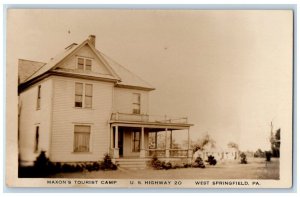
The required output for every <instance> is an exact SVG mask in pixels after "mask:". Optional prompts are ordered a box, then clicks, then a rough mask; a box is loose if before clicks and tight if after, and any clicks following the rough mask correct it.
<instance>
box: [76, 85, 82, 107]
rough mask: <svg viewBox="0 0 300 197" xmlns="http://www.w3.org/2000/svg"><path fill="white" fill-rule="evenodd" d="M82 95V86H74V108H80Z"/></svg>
mask: <svg viewBox="0 0 300 197" xmlns="http://www.w3.org/2000/svg"><path fill="white" fill-rule="evenodd" d="M82 93H83V84H82V83H76V84H75V107H82V100H83V99H82Z"/></svg>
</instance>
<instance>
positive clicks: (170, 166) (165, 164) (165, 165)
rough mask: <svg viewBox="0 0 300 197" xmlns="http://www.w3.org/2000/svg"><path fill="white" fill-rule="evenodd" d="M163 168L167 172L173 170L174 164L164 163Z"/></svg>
mask: <svg viewBox="0 0 300 197" xmlns="http://www.w3.org/2000/svg"><path fill="white" fill-rule="evenodd" d="M162 167H163V169H165V170H169V169H171V168H172V164H171V163H170V162H167V163H165V162H163V166H162Z"/></svg>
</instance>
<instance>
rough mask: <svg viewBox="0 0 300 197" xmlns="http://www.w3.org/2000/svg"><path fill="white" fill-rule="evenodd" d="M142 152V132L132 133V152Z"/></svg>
mask: <svg viewBox="0 0 300 197" xmlns="http://www.w3.org/2000/svg"><path fill="white" fill-rule="evenodd" d="M139 151H140V131H133V132H132V152H139Z"/></svg>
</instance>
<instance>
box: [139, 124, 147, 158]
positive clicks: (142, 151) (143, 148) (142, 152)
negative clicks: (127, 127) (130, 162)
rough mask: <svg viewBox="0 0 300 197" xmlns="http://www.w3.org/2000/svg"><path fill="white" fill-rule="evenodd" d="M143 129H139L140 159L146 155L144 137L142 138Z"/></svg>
mask: <svg viewBox="0 0 300 197" xmlns="http://www.w3.org/2000/svg"><path fill="white" fill-rule="evenodd" d="M144 136H145V135H144V127H141V145H140V146H141V147H140V157H141V158H144V157H145V155H146V152H145V137H144Z"/></svg>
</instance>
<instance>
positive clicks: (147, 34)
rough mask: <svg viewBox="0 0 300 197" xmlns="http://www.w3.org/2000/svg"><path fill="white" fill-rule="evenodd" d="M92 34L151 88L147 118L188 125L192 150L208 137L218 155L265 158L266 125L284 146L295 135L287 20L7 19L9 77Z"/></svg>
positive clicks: (94, 15)
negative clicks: (228, 150)
mask: <svg viewBox="0 0 300 197" xmlns="http://www.w3.org/2000/svg"><path fill="white" fill-rule="evenodd" d="M90 34H94V35H96V48H98V49H99V50H100V51H101V52H103V53H104V54H106V55H107V56H109V57H111V58H112V59H114V60H115V61H117V62H119V63H120V64H122V65H123V66H125V67H126V68H128V69H129V70H131V71H132V72H134V73H136V74H137V75H139V76H140V77H142V78H143V79H144V80H146V81H147V82H149V83H150V84H151V85H152V86H154V87H155V88H156V90H155V91H153V92H151V94H150V114H153V115H165V114H166V115H171V116H187V117H188V120H189V122H190V123H192V124H194V126H192V127H191V129H190V133H191V138H192V139H193V140H196V139H198V138H201V137H203V136H204V135H206V134H209V135H210V136H211V137H212V138H213V139H214V140H215V141H216V142H217V144H218V146H220V147H226V145H227V144H228V143H229V142H235V143H237V144H238V145H239V147H240V149H241V150H257V149H258V148H261V149H262V150H269V149H270V143H269V136H270V123H271V121H272V122H273V125H274V130H275V129H277V128H281V131H282V135H283V138H286V139H287V138H288V136H290V135H291V133H292V122H291V121H292V65H293V62H292V53H293V51H292V47H293V37H292V35H293V29H292V13H291V12H289V11H263V10H262V11H245V10H244V11H237V10H236V11H224V10H223V11H222V10H219V11H213V10H209V11H208V10H206V11H204V10H202V11H200V10H198V11H196V10H185V11H184V10H180V11H179V10H177V11H176V10H173V11H172V10H168V11H166V10H121V11H120V10H118V11H117V10H96V9H94V10H62V9H60V10H50V9H44V10H34V9H30V10H22V9H18V10H9V11H8V16H7V35H6V37H7V67H8V71H10V68H15V69H16V68H17V61H18V59H29V60H35V61H41V62H47V61H49V60H50V58H51V57H54V56H56V55H57V54H58V53H60V52H61V51H62V50H64V48H65V47H66V46H68V45H69V44H71V43H73V42H76V43H80V42H82V41H83V40H85V39H86V38H87V37H88V36H89V35H90ZM11 77H15V79H16V80H17V73H15V74H14V75H13V76H11ZM286 142H287V141H286ZM284 143H285V142H283V144H284Z"/></svg>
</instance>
